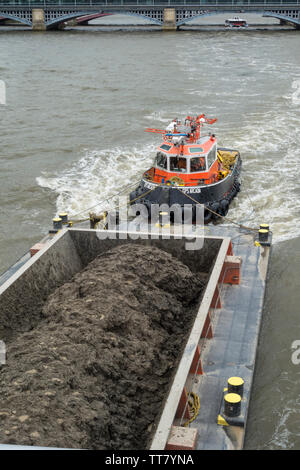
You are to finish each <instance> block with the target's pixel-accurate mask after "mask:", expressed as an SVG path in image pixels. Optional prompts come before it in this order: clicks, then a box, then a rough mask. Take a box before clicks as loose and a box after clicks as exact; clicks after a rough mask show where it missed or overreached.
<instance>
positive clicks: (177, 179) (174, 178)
mask: <svg viewBox="0 0 300 470" xmlns="http://www.w3.org/2000/svg"><path fill="white" fill-rule="evenodd" d="M166 183H167V184H168V183H171V184H177V185H178V186H179V185H180V186H182V185H183V186H184V180H183V179H182V178H180V177H179V176H172V178H170V179H169V180H168V181H166Z"/></svg>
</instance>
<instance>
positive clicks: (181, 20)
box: [176, 8, 300, 27]
mask: <svg viewBox="0 0 300 470" xmlns="http://www.w3.org/2000/svg"><path fill="white" fill-rule="evenodd" d="M229 13H230V14H231V13H234V14H235V15H236V14H237V11H236V9H232V10H231V9H230V8H228V9H226V10H216V11H199V12H198V13H195V12H193V14H190V12H184V11H178V12H177V18H176V26H182V25H183V24H185V23H188V22H190V21H193V20H194V19H196V18H203V17H205V16H212V15H223V14H229ZM243 13H244V14H247V13H248V14H249V13H251V14H256V15H260V16H263V17H272V18H276V19H278V20H282V21H286V22H288V23H292V24H293V25H295V26H298V27H300V16H298V15H299V12H298V11H296V10H295V11H291V12H290V15H289V16H288V15H284V14H283V13H279V12H278V11H268V12H266V11H265V10H263V9H257V10H251V11H245V12H243ZM189 14H190V15H189ZM185 15H187V16H185Z"/></svg>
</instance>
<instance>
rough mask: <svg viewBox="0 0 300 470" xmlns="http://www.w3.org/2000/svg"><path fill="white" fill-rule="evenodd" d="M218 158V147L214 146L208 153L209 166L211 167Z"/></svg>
mask: <svg viewBox="0 0 300 470" xmlns="http://www.w3.org/2000/svg"><path fill="white" fill-rule="evenodd" d="M215 159H216V147H213V148H212V149H211V151H210V152H209V153H208V155H207V165H208V168H210V167H211V166H212V164H213V163H214V161H215Z"/></svg>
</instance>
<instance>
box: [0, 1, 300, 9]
mask: <svg viewBox="0 0 300 470" xmlns="http://www.w3.org/2000/svg"><path fill="white" fill-rule="evenodd" d="M81 5H82V6H87V7H93V6H109V5H112V6H129V5H131V6H135V7H136V6H145V7H147V6H149V7H153V6H164V5H165V6H185V5H186V6H197V5H198V6H201V7H203V6H205V5H207V6H217V7H218V8H220V7H222V6H224V7H225V6H226V7H228V6H234V7H238V6H241V7H243V6H244V7H247V6H248V7H251V6H253V7H255V6H261V7H263V6H271V5H274V6H276V7H278V6H279V5H282V6H283V7H287V6H293V5H300V0H0V7H18V6H20V7H24V6H28V7H37V8H38V7H39V8H41V7H47V6H49V7H54V6H60V7H64V6H65V7H73V6H81Z"/></svg>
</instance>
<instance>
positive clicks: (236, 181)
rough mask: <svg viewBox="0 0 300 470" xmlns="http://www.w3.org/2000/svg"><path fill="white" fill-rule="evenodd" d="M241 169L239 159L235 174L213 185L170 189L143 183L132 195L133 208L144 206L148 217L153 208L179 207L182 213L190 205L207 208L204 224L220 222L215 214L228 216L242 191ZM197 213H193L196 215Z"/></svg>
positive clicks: (146, 182) (233, 172)
mask: <svg viewBox="0 0 300 470" xmlns="http://www.w3.org/2000/svg"><path fill="white" fill-rule="evenodd" d="M241 166H242V161H241V158H240V156H239V157H238V158H237V159H236V163H235V165H234V168H233V169H232V172H231V173H230V174H228V175H227V176H226V177H225V178H224V179H222V180H220V181H217V182H216V183H214V184H210V185H202V186H199V185H198V186H188V187H187V186H184V187H183V186H174V185H172V186H168V185H158V184H155V183H152V182H149V181H147V180H146V179H142V181H141V182H140V184H139V186H138V187H137V188H136V189H135V190H134V191H133V192H132V193H131V194H130V204H143V205H144V206H146V207H147V210H148V214H149V216H150V215H151V206H153V205H154V204H155V205H159V206H161V205H163V204H164V205H167V206H168V207H171V206H172V205H174V204H178V205H180V206H181V207H182V209H183V207H184V206H185V205H187V204H189V205H194V206H196V205H197V204H202V205H204V221H205V223H208V222H210V221H212V220H214V219H216V218H218V216H217V215H216V214H219V215H221V216H225V215H226V214H227V212H228V209H229V205H230V203H231V201H232V200H233V198H234V197H235V196H236V195H237V193H238V192H239V191H240V173H241ZM143 194H145V196H143ZM211 211H213V212H211ZM195 212H196V211H195V210H194V215H195ZM214 213H215V214H214Z"/></svg>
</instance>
